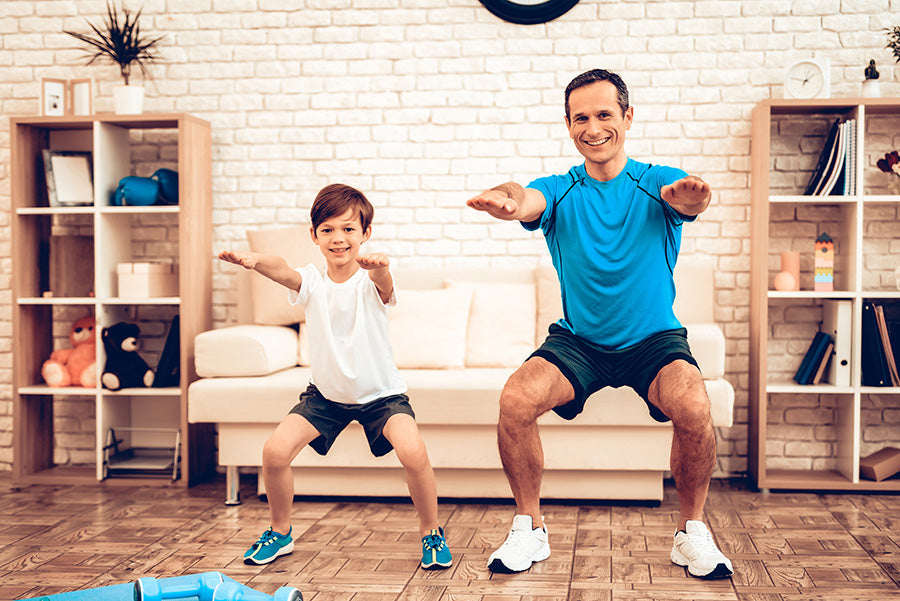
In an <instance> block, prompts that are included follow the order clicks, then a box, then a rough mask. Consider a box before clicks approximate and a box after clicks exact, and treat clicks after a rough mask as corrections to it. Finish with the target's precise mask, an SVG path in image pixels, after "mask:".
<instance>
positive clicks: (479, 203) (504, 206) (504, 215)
mask: <svg viewBox="0 0 900 601" xmlns="http://www.w3.org/2000/svg"><path fill="white" fill-rule="evenodd" d="M466 205H467V206H470V207H472V208H473V209H475V210H476V211H484V212H485V213H487V214H488V215H490V216H491V217H496V218H497V219H503V220H506V221H513V220H515V219H516V214H517V213H518V211H519V203H517V202H516V201H515V200H513V199H512V198H510V197H509V195H508V194H507V193H506V192H503V191H501V190H496V189H491V190H485V191H484V192H482V193H481V194H479V195H478V196H473V197H472V198H470V199H469V200H467V201H466Z"/></svg>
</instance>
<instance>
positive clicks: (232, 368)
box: [194, 325, 297, 378]
mask: <svg viewBox="0 0 900 601" xmlns="http://www.w3.org/2000/svg"><path fill="white" fill-rule="evenodd" d="M194 365H195V367H196V369H197V375H198V376H200V377H201V378H215V377H237V376H264V375H266V374H270V373H273V372H276V371H278V370H281V369H285V368H287V367H291V366H294V365H297V332H296V331H295V330H293V329H292V328H289V327H286V326H261V325H242V326H230V327H227V328H219V329H216V330H209V331H207V332H202V333H200V334H197V336H196V337H195V338H194Z"/></svg>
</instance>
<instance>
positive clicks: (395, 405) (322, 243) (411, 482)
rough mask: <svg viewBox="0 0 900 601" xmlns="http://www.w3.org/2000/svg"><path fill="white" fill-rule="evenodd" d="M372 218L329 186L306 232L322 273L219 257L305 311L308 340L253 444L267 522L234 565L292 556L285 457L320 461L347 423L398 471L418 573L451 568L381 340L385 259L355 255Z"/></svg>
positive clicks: (387, 302) (266, 260) (343, 191)
mask: <svg viewBox="0 0 900 601" xmlns="http://www.w3.org/2000/svg"><path fill="white" fill-rule="evenodd" d="M373 214H374V208H373V207H372V204H371V203H370V202H369V201H368V199H366V197H365V196H364V195H363V194H362V192H360V191H358V190H356V189H354V188H351V187H350V186H345V185H343V184H332V185H329V186H326V187H325V188H323V189H322V190H321V191H320V192H319V194H318V195H317V196H316V199H315V202H314V203H313V206H312V209H311V210H310V217H311V221H312V226H311V227H310V235H311V236H312V240H313V242H314V243H315V244H316V245H317V246H318V247H319V250H320V251H321V252H322V254H323V255H324V256H325V260H326V272H325V273H324V274H323V273H321V272H320V271H319V269H318V268H316V267H315V266H313V265H311V264H310V265H307V266H306V267H298V268H296V269H295V268H293V267H291V266H289V265H288V264H287V262H286V261H285V260H284V259H283V258H282V257H278V256H274V255H260V254H256V253H251V252H238V251H223V252H222V253H220V254H219V258H220V259H222V260H223V261H228V262H229V263H234V264H236V265H241V266H243V267H245V268H246V269H253V270H255V271H257V272H258V273H260V274H262V275H264V276H266V277H268V278H270V279H271V280H273V281H275V282H278V283H279V284H281V285H283V286H285V287H286V288H287V289H288V290H289V299H290V302H291V303H294V304H296V303H303V305H304V306H305V309H306V324H307V326H308V328H309V337H310V340H311V341H313V342H314V344H312V345H310V367H311V369H312V381H311V383H310V385H309V387H308V388H307V389H306V391H305V392H303V393H302V394H301V395H300V401H299V403H297V405H296V406H295V407H294V408H293V409H291V411H290V413H288V415H287V417H285V418H284V420H283V421H282V422H281V423H280V424H279V425H278V427H277V428H276V429H275V432H274V433H273V434H272V436H271V437H270V438H269V440H268V441H266V444H265V446H264V447H263V468H262V476H263V480H264V482H265V485H266V491H267V493H268V498H269V513H270V515H271V519H272V523H271V526H270V527H269V528H268V529H267V530H266V531H265V532H263V534H262V536H260V538H259V540H258V541H256V542H255V543H254V544H253V545H252V546H251V547H250V549H248V550H247V552H246V553H245V554H244V563H248V564H257V565H261V564H266V563H269V562H271V561H273V560H274V559H275V558H277V557H279V556H281V555H285V554H287V553H290V552H291V551H293V549H294V543H293V539H292V538H291V531H292V526H291V519H290V513H291V504H292V502H293V498H294V479H293V475H292V473H291V461H293V459H294V457H296V456H297V454H298V453H299V452H300V451H301V449H303V447H305V446H306V445H310V446H311V447H312V448H313V449H314V450H315V451H316V452H317V453H319V454H320V455H325V454H326V453H327V452H328V449H329V448H331V445H332V444H333V443H334V440H335V439H336V438H337V436H338V434H340V433H341V431H342V430H343V429H344V428H345V427H346V426H347V425H348V424H349V423H350V422H351V421H353V420H357V421H359V422H360V424H362V426H363V428H364V429H365V432H366V437H367V439H368V441H369V448H370V449H371V450H372V453H373V454H374V455H375V456H376V457H380V456H382V455H386V454H387V453H389V452H390V451H391V449H393V450H395V451H396V452H397V458H398V459H399V460H400V463H401V464H402V465H403V468H404V470H405V471H406V478H407V484H408V486H409V493H410V497H411V498H412V502H413V505H414V506H415V508H416V511H417V512H418V514H419V529H420V533H421V534H422V562H421V565H422V567H423V568H425V569H440V568H447V567H450V565H451V564H452V557H451V554H450V549H449V547H448V546H447V541H446V540H445V538H444V530H443V528H441V527H440V526H439V525H438V511H437V486H436V484H435V478H434V470H433V469H432V467H431V463H430V461H429V460H428V454H427V452H426V450H425V444H424V442H423V441H422V437H421V435H420V434H419V430H418V427H417V426H416V422H415V419H414V418H415V414H414V413H413V410H412V407H410V405H409V398H408V397H407V396H406V394H405V392H406V383H405V382H404V381H403V379H402V378H401V377H400V373H399V372H398V371H397V367H396V366H395V365H394V361H393V357H392V352H391V346H390V342H389V340H388V320H387V307H390V306H393V305H394V304H396V297H395V295H394V282H393V278H392V277H391V272H390V270H389V268H388V266H389V261H388V258H387V257H386V256H385V255H383V254H379V253H372V254H366V255H362V256H360V254H359V251H360V246H361V245H362V243H363V242H365V241H366V240H368V239H369V237H370V236H371V234H372V227H371V223H372V216H373ZM366 275H368V277H366Z"/></svg>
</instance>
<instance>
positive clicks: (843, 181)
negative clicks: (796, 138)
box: [803, 119, 857, 196]
mask: <svg viewBox="0 0 900 601" xmlns="http://www.w3.org/2000/svg"><path fill="white" fill-rule="evenodd" d="M856 138H857V125H856V119H847V120H845V121H841V120H840V119H835V120H834V122H833V123H832V124H831V129H829V131H828V136H827V137H826V138H825V146H824V147H823V148H822V153H821V154H820V155H819V161H818V163H816V168H815V170H814V171H813V172H812V175H811V176H810V178H809V183H808V184H807V185H806V190H805V191H804V192H803V194H804V195H805V196H829V195H830V196H841V195H851V196H852V195H855V194H856V175H857V168H856Z"/></svg>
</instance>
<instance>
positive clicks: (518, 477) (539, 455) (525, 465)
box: [497, 357, 575, 528]
mask: <svg viewBox="0 0 900 601" xmlns="http://www.w3.org/2000/svg"><path fill="white" fill-rule="evenodd" d="M574 396H575V391H574V389H573V388H572V384H571V383H570V382H569V381H568V380H567V379H566V378H565V376H563V374H562V373H561V372H560V371H559V369H557V367H556V366H555V365H553V364H552V363H550V362H549V361H547V360H545V359H542V358H540V357H532V358H531V359H529V360H528V361H526V362H525V363H524V364H523V365H522V367H520V368H519V369H518V370H517V371H516V372H515V373H514V374H513V375H512V376H510V378H509V380H508V381H507V382H506V385H505V386H504V387H503V392H502V393H501V394H500V418H499V420H498V423H497V444H498V446H499V448H500V459H501V461H502V462H503V471H504V472H505V473H506V478H507V480H509V487H510V489H511V490H512V493H513V497H514V498H515V500H516V513H517V514H518V515H530V516H531V520H532V524H533V526H534V527H535V528H538V527H540V526H543V524H544V522H543V519H542V517H541V477H542V475H543V472H544V450H543V447H542V446H541V437H540V433H539V432H538V426H537V419H538V417H540V416H541V415H543V414H544V413H547V412H548V411H550V410H551V409H553V408H554V407H557V406H559V405H562V404H564V403H566V402H568V401H570V400H571V399H572V398H573V397H574Z"/></svg>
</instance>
